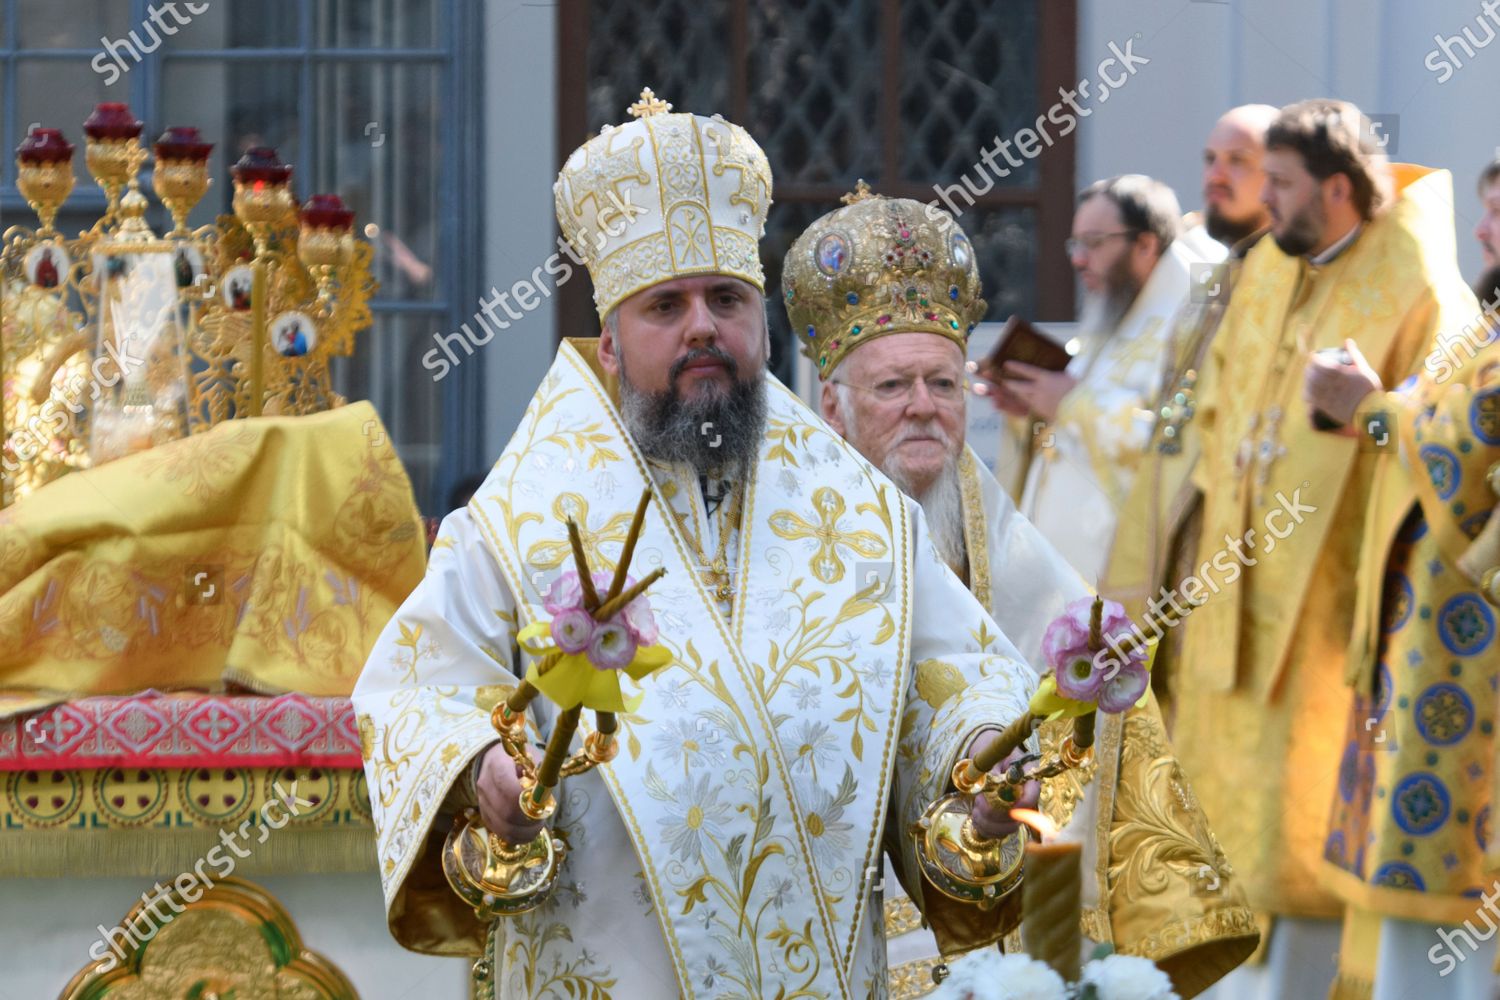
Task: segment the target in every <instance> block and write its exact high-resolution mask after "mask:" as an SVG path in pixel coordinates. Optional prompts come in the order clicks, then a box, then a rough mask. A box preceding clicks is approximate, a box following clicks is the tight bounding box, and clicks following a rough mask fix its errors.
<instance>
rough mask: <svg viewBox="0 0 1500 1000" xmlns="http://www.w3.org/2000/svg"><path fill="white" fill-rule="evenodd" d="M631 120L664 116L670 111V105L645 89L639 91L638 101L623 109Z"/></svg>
mask: <svg viewBox="0 0 1500 1000" xmlns="http://www.w3.org/2000/svg"><path fill="white" fill-rule="evenodd" d="M625 110H626V111H628V112H629V113H630V115H631V117H633V118H650V117H651V116H652V115H664V114H666V113H667V112H668V111H671V110H672V105H671V104H669V103H667V102H666V101H664V100H662V99H661V98H659V97H657V96H656V95H655V94H653V93H651V88H650V87H647V88H646V89H645V90H643V91H641V97H640V100H638V101H636V102H635V103H634V104H632V105H631V106H630V107H628V108H626V109H625Z"/></svg>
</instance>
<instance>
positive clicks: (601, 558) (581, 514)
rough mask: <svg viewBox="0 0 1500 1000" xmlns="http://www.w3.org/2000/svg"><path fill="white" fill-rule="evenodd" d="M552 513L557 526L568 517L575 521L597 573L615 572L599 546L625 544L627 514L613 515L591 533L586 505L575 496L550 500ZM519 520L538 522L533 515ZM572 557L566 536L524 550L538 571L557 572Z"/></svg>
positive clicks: (591, 564) (627, 529) (564, 522)
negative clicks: (555, 570)
mask: <svg viewBox="0 0 1500 1000" xmlns="http://www.w3.org/2000/svg"><path fill="white" fill-rule="evenodd" d="M552 513H553V515H554V516H555V517H556V521H555V522H554V523H556V524H566V523H567V522H568V519H569V518H572V519H573V520H574V521H577V522H578V535H579V537H580V538H581V539H582V540H583V551H584V554H586V555H587V556H588V559H589V565H590V566H592V567H594V568H595V569H596V570H600V571H605V570H610V571H612V570H613V569H614V565H615V564H614V560H612V559H609V558H606V557H605V555H604V553H603V552H601V551H600V547H601V546H603V545H604V544H605V543H606V542H618V543H620V544H621V545H624V544H625V535H626V533H627V532H628V531H629V530H630V515H629V514H616V515H615V516H614V517H611V518H610V519H609V520H608V521H606V522H605V523H604V527H602V528H599V529H598V530H590V528H589V502H588V501H587V500H585V499H584V498H583V497H582V496H581V495H579V494H577V493H561V494H559V495H558V497H557V499H556V500H554V501H552ZM522 517H526V518H533V517H535V518H536V519H537V520H541V518H540V517H539V516H537V515H535V514H523V515H522ZM572 558H573V548H572V546H571V545H570V544H569V543H568V539H567V536H564V537H563V538H562V539H560V540H559V541H555V542H537V543H536V544H535V545H533V546H531V548H529V549H527V551H526V562H527V563H528V564H529V565H530V566H531V568H532V569H537V570H544V569H556V568H557V567H558V566H561V565H562V564H563V562H564V561H565V560H567V561H571V560H572Z"/></svg>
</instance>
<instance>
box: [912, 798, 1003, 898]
mask: <svg viewBox="0 0 1500 1000" xmlns="http://www.w3.org/2000/svg"><path fill="white" fill-rule="evenodd" d="M971 804H972V800H971V799H970V798H969V797H968V796H966V795H963V794H959V793H955V794H952V795H945V796H943V797H942V798H940V799H938V800H937V801H936V802H934V803H933V804H932V805H930V806H928V807H927V810H926V811H925V812H923V813H922V818H921V819H919V820H918V821H917V822H916V824H915V825H914V826H913V827H912V835H913V836H914V837H915V838H916V841H917V845H916V846H917V863H918V864H919V865H920V866H921V869H922V874H923V875H924V876H925V877H926V879H927V881H928V882H929V883H931V885H932V887H933V888H934V889H936V890H937V891H938V892H941V893H942V894H943V895H945V896H947V897H948V898H949V899H956V900H958V901H959V902H963V903H977V904H978V905H979V907H980V909H984V910H988V909H991V908H993V907H995V906H997V905H999V903H1000V901H1001V900H1002V899H1004V898H1005V897H1006V896H1007V895H1009V894H1010V893H1011V892H1013V891H1014V890H1015V888H1016V887H1017V886H1018V885H1020V884H1021V871H1022V863H1023V862H1024V860H1025V856H1026V828H1025V827H1022V828H1021V829H1019V830H1017V831H1016V832H1015V833H1012V834H1010V835H1008V836H1005V837H1001V838H1000V839H998V840H992V839H990V838H988V837H983V836H980V834H979V832H978V831H977V830H975V829H974V824H973V821H972V820H970V818H969V809H970V806H971Z"/></svg>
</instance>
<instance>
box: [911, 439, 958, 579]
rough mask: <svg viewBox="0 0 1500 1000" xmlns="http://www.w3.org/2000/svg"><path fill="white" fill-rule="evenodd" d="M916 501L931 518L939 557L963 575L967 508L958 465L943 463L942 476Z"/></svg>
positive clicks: (930, 526)
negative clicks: (960, 484)
mask: <svg viewBox="0 0 1500 1000" xmlns="http://www.w3.org/2000/svg"><path fill="white" fill-rule="evenodd" d="M916 501H917V503H918V504H919V505H921V507H922V513H923V514H925V515H927V531H928V533H929V534H930V535H931V536H932V544H933V547H934V548H936V549H937V552H938V555H939V556H942V558H943V562H945V563H947V564H948V565H949V566H952V567H954V568H955V570H959V571H962V570H963V569H964V568H965V567H966V566H967V565H968V551H967V549H966V548H965V546H964V504H963V493H962V491H960V489H959V485H958V463H957V462H955V461H953V460H951V459H950V460H949V461H947V462H945V463H943V471H942V474H941V475H939V476H938V477H937V479H935V480H934V481H933V483H932V486H931V487H929V488H928V490H927V492H926V493H925V494H923V495H922V496H920V497H917V498H916Z"/></svg>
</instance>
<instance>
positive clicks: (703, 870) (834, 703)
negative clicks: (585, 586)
mask: <svg viewBox="0 0 1500 1000" xmlns="http://www.w3.org/2000/svg"><path fill="white" fill-rule="evenodd" d="M592 348H593V345H592V343H590V342H578V343H577V344H576V345H575V343H574V342H568V343H565V344H564V345H563V346H562V347H561V349H560V350H559V352H558V355H557V358H556V360H555V361H554V363H553V366H552V369H551V370H550V371H549V372H548V374H547V376H546V377H545V378H544V379H543V381H542V385H541V388H540V389H539V390H538V392H537V394H536V397H535V398H534V399H533V400H532V402H531V405H530V406H529V407H528V409H527V412H526V414H525V416H524V417H523V418H522V421H521V424H520V426H519V427H518V428H517V431H516V433H515V435H514V436H513V437H512V439H511V441H510V443H509V444H508V445H507V447H506V449H505V451H504V452H503V453H502V455H501V456H500V458H499V460H498V461H497V463H496V465H495V467H494V469H493V470H492V472H491V474H490V476H489V478H488V479H486V481H485V483H484V485H483V486H481V487H480V489H479V490H478V491H477V492H476V494H475V497H474V499H473V500H472V501H471V502H470V504H469V506H468V507H467V508H466V509H464V510H461V511H456V512H454V513H453V514H452V515H450V516H449V517H448V519H447V520H446V521H445V522H444V527H443V530H442V535H441V537H440V538H439V540H438V543H437V545H435V546H434V552H433V557H432V560H431V566H430V569H429V572H428V576H427V578H426V579H424V580H423V582H422V583H421V584H420V585H419V586H418V587H417V589H416V590H415V591H414V592H413V593H412V595H411V597H410V598H409V599H408V600H407V602H406V603H405V604H403V605H402V607H401V608H400V609H399V610H398V611H397V613H396V615H395V617H394V618H393V619H392V621H391V622H390V623H389V625H388V626H387V628H386V631H385V632H384V633H383V634H382V636H381V638H380V641H379V642H378V643H377V644H376V648H375V650H374V652H373V653H372V654H371V657H370V661H369V663H368V664H367V665H366V668H365V672H364V673H363V674H362V675H361V676H360V681H359V685H358V687H357V688H356V690H355V692H354V703H355V708H356V711H357V712H358V714H359V720H360V732H361V739H362V749H363V751H364V753H365V758H366V764H365V767H366V773H367V775H368V777H369V781H370V798H371V805H372V809H373V814H374V818H375V823H376V827H377V831H378V835H379V840H378V845H377V857H378V861H379V864H380V868H381V874H382V881H383V884H384V888H385V894H386V903H387V909H388V920H389V924H390V927H391V930H392V933H393V934H394V935H395V937H396V938H397V940H398V941H399V942H400V943H401V944H403V945H405V946H406V947H409V948H412V949H414V950H418V951H427V952H433V953H438V954H477V953H479V952H480V951H481V950H482V949H483V948H484V947H485V942H486V938H485V934H486V928H484V927H482V926H481V925H480V924H479V923H478V922H477V920H476V919H475V917H474V915H473V912H472V910H470V909H469V908H468V907H467V906H466V905H465V904H464V903H463V902H462V901H461V900H460V899H459V898H458V897H457V896H456V895H455V894H454V893H452V892H451V891H450V890H449V889H448V887H447V886H446V884H445V883H444V880H443V876H442V873H441V867H440V864H439V859H438V849H439V847H440V846H441V844H442V841H443V838H444V836H445V835H446V834H447V832H448V829H449V827H450V817H449V816H448V815H447V811H448V808H449V807H450V806H451V805H452V804H453V794H452V793H453V790H454V789H455V787H461V786H462V785H463V783H464V778H465V775H467V774H468V773H469V769H470V767H471V762H472V761H473V760H474V759H475V758H476V757H477V755H478V754H479V752H480V751H482V750H483V749H484V748H485V747H486V746H488V745H489V744H490V743H492V742H493V741H494V740H495V731H494V728H493V727H492V725H491V724H490V721H489V707H490V706H491V705H493V704H494V702H495V700H496V699H497V698H498V697H500V695H501V694H502V693H503V692H505V691H507V690H509V689H510V688H511V686H513V685H514V684H515V683H516V677H517V674H518V673H519V672H520V670H521V666H522V660H521V657H520V654H519V652H518V650H517V648H516V634H517V632H518V631H519V630H520V629H523V628H525V627H526V626H528V625H530V624H532V623H533V622H536V621H538V620H542V621H545V620H546V618H545V615H546V612H545V609H544V607H543V603H542V600H541V595H542V594H543V593H545V591H546V589H547V586H548V581H549V580H550V579H551V578H552V576H553V575H554V574H555V571H557V570H558V569H559V567H562V566H564V565H565V563H566V561H567V560H568V559H569V558H571V557H570V555H569V545H568V542H567V529H566V525H565V522H564V518H565V516H571V517H573V518H574V519H576V521H577V523H578V525H579V529H580V538H581V540H582V543H583V545H584V547H585V549H586V551H587V552H588V553H589V556H590V561H591V564H592V565H593V567H594V568H595V569H597V570H607V569H611V568H612V566H613V563H612V560H613V559H615V558H618V554H619V551H620V548H621V546H622V544H623V542H624V536H625V530H626V526H627V525H628V523H629V513H628V511H629V510H630V508H631V507H632V506H634V503H635V501H636V499H637V498H638V497H639V496H640V494H641V491H642V489H643V487H646V486H650V488H651V491H652V502H651V505H650V508H649V513H648V516H647V518H646V521H645V525H644V528H643V529H642V532H641V535H640V538H639V543H638V545H637V547H636V549H635V556H634V561H633V562H632V566H633V568H634V569H635V571H636V572H637V573H640V574H642V575H644V573H646V572H648V571H649V570H650V569H651V568H653V567H657V566H660V567H663V568H665V569H666V570H667V576H665V577H664V578H662V579H661V580H659V581H658V582H657V584H656V585H654V586H653V588H652V590H651V592H650V598H649V599H650V601H651V606H652V608H653V609H654V611H655V613H656V616H657V620H658V622H659V624H660V627H661V642H662V643H663V644H664V645H666V646H667V647H668V649H669V650H670V651H671V652H672V654H673V657H674V659H673V662H672V663H670V664H669V665H667V666H666V667H664V668H662V669H661V670H660V671H658V672H656V673H654V674H652V675H651V676H649V677H647V678H645V679H644V680H643V681H642V682H641V683H640V684H639V685H635V684H633V683H630V684H627V688H626V691H627V694H635V693H638V694H639V695H640V696H641V698H642V700H641V702H640V704H639V706H638V708H637V709H636V710H635V711H633V712H629V713H622V714H621V715H620V717H619V722H620V736H621V748H620V753H619V756H618V757H616V758H615V759H614V761H613V762H611V763H609V764H607V765H604V766H601V767H600V768H598V769H596V770H593V771H589V772H587V773H585V774H579V775H574V776H571V777H568V778H565V779H564V780H563V781H562V783H561V785H560V786H559V789H558V792H557V798H558V809H557V813H556V814H555V817H554V829H555V831H556V832H557V835H558V836H559V837H561V838H563V839H565V840H566V841H567V843H568V845H569V848H570V849H569V851H568V854H567V857H566V860H565V862H564V863H563V865H562V868H561V872H560V875H559V883H558V887H557V889H556V891H555V892H554V893H553V894H552V895H551V896H550V897H549V898H548V899H547V900H546V901H545V902H543V903H542V904H541V905H540V906H539V907H537V908H536V909H535V910H532V911H530V912H528V913H525V914H520V915H517V916H513V917H506V918H501V919H500V920H498V921H497V922H496V923H495V924H494V925H493V927H492V928H491V929H490V937H489V944H490V949H491V950H490V952H489V957H490V959H491V961H492V967H493V970H494V978H495V986H496V988H497V990H498V993H499V995H500V996H504V997H510V996H516V997H522V996H525V997H574V998H576V997H578V996H591V997H608V996H619V997H622V998H623V997H630V998H634V997H667V996H673V995H681V996H683V997H687V998H691V997H704V998H714V997H719V996H726V995H727V996H754V997H761V996H767V997H774V996H778V995H784V996H801V997H808V998H812V997H861V998H863V997H866V996H869V995H875V996H880V995H882V994H883V993H884V992H885V988H886V987H885V981H886V977H885V969H886V961H885V948H884V935H883V933H882V924H881V922H880V920H879V914H880V912H881V910H880V901H881V889H880V885H879V883H880V879H879V874H880V871H881V867H880V866H881V854H882V850H883V849H884V850H885V851H886V852H888V853H889V854H890V855H891V856H892V858H893V861H894V863H895V865H896V868H897V871H898V872H899V873H900V874H901V877H902V879H903V882H904V884H905V885H906V886H907V887H908V889H910V890H914V891H916V892H918V893H923V895H922V897H921V898H922V899H923V906H924V913H925V916H926V917H927V919H928V920H929V921H930V922H931V923H932V924H933V926H934V927H935V928H936V929H937V930H938V931H939V940H940V942H941V943H942V944H943V947H944V948H945V949H947V950H962V949H964V948H972V947H978V946H981V945H983V944H986V943H993V942H995V941H997V940H999V938H1000V937H1001V936H1002V935H1003V934H1004V933H1005V931H1006V930H1008V929H1009V928H1010V927H1011V926H1014V923H1015V921H1016V919H1017V917H1018V913H1017V910H1018V908H1019V899H1017V900H1015V901H1014V902H1011V901H1009V900H1008V901H1007V904H1006V905H1005V906H1003V907H1002V908H1001V909H999V910H997V911H992V912H989V913H984V912H982V911H980V910H979V909H978V908H977V907H973V906H969V905H967V904H961V903H954V902H951V901H945V900H943V899H941V898H938V897H937V895H936V894H935V893H924V892H923V887H922V883H921V878H920V875H918V874H917V867H916V862H915V856H914V838H913V837H912V836H911V835H910V833H909V830H910V827H911V824H912V823H913V822H914V821H915V820H916V819H917V817H918V816H919V815H920V813H921V811H922V809H923V808H924V807H925V806H926V805H927V804H928V803H929V802H931V801H932V800H933V799H935V798H936V797H937V796H938V795H939V794H940V793H942V792H943V791H945V790H946V788H947V785H948V776H949V775H950V774H951V773H952V766H953V764H954V763H955V762H956V760H957V756H958V754H960V753H962V752H963V750H964V749H966V748H967V747H968V746H969V744H970V742H972V740H973V738H974V737H975V736H976V735H977V734H978V733H979V731H981V730H982V729H986V728H992V727H996V726H1000V727H1003V726H1005V725H1007V724H1009V722H1010V721H1013V720H1014V719H1015V718H1016V717H1018V716H1019V715H1020V714H1021V713H1022V712H1023V711H1024V709H1025V707H1026V705H1027V703H1028V702H1029V700H1030V696H1031V692H1032V691H1033V689H1034V688H1035V685H1036V678H1035V676H1034V675H1033V674H1032V673H1031V671H1029V670H1028V669H1026V667H1025V665H1024V663H1023V662H1022V660H1021V657H1020V654H1019V653H1017V652H1016V651H1015V648H1014V646H1012V645H1011V644H1010V643H1009V642H1008V641H1007V640H1005V639H1004V637H1003V636H1001V635H1000V633H999V631H998V630H997V629H996V628H995V626H994V623H993V622H992V621H991V620H990V618H989V616H988V615H987V614H986V613H985V612H984V610H983V609H982V608H981V607H980V605H979V604H978V603H977V602H976V601H974V599H973V597H972V596H970V595H969V593H968V592H967V591H966V590H965V589H964V587H963V585H962V583H961V582H960V581H959V580H958V579H957V578H956V577H954V576H953V574H952V573H951V572H949V570H948V569H947V568H946V567H944V566H943V565H942V563H941V561H940V560H939V559H938V557H937V554H936V552H935V551H934V550H933V548H932V546H931V544H930V542H929V541H928V540H927V538H926V534H925V532H926V524H925V520H924V519H923V517H922V515H921V512H920V510H919V509H918V508H916V507H915V505H914V504H913V503H912V502H911V501H908V500H906V499H905V498H903V497H902V496H901V495H900V493H899V492H898V491H897V490H896V489H895V487H894V486H892V485H891V484H890V483H889V482H888V481H887V480H885V479H884V477H882V476H881V475H880V474H879V473H878V472H876V471H875V470H874V469H873V468H872V467H871V466H870V465H869V464H868V463H867V462H865V461H864V460H863V459H861V458H860V457H859V456H858V455H857V454H856V453H854V452H853V451H852V449H850V448H849V446H848V445H847V444H845V443H844V442H843V441H842V440H841V439H840V438H839V437H838V436H837V435H836V434H835V433H834V432H833V431H832V430H831V429H830V428H829V427H828V426H827V425H826V424H824V423H823V422H822V421H821V420H820V419H819V418H818V417H817V416H816V415H815V414H814V413H812V411H810V410H808V409H807V408H806V407H805V406H803V405H802V404H801V402H800V401H798V400H797V399H796V398H795V397H794V396H792V394H791V393H789V392H787V391H786V390H785V389H784V388H783V387H782V386H781V385H780V384H779V383H777V382H776V381H775V380H774V379H771V378H767V384H766V394H767V428H766V434H765V436H764V439H763V441H762V442H761V445H760V449H761V450H760V455H759V460H758V461H757V463H756V464H755V466H754V468H753V470H752V472H751V474H750V477H749V479H748V480H747V481H745V482H743V483H741V484H738V485H739V486H740V489H741V490H742V493H740V494H739V496H740V497H741V499H740V500H737V501H735V502H734V503H732V504H731V503H730V502H728V501H726V502H725V503H723V504H720V505H719V507H718V509H717V510H716V512H715V514H714V516H713V517H710V516H709V514H708V513H707V511H706V510H705V504H704V497H703V495H702V494H701V493H700V491H699V490H698V488H697V484H696V477H695V476H691V475H686V476H685V475H680V474H676V473H672V474H666V473H662V472H661V471H660V470H657V469H656V468H654V466H653V465H652V464H651V463H648V462H646V460H645V459H644V458H643V456H642V455H641V454H640V452H639V450H638V449H637V447H636V445H635V443H634V441H633V440H632V439H631V438H630V436H629V435H628V434H627V433H626V431H625V429H624V425H623V422H622V420H621V418H620V415H619V413H618V410H617V409H616V407H615V405H614V402H613V400H612V398H611V394H610V391H609V386H608V382H607V380H606V379H604V378H603V377H602V376H601V374H600V373H599V372H598V371H597V370H596V368H595V367H594V359H593V354H592ZM679 471H680V470H679ZM669 484H675V488H674V489H670V490H669V489H668V485H669ZM669 493H670V495H668V494H669ZM736 509H737V510H739V511H741V513H740V514H739V516H738V517H737V518H732V517H731V515H730V514H729V513H728V511H730V510H736ZM718 539H724V540H726V544H725V546H724V547H723V549H722V550H721V549H720V548H719V547H718V546H717V545H716V541H717V540H718ZM716 551H724V552H725V553H726V555H727V557H728V560H729V562H730V575H731V579H732V582H733V587H732V593H731V594H730V596H729V598H728V602H727V603H725V602H720V601H718V600H717V599H716V597H715V595H714V591H713V589H712V588H710V587H709V586H708V583H707V581H705V580H704V578H703V576H702V570H703V566H704V562H705V561H706V559H705V557H706V556H707V555H709V554H711V553H714V552H716ZM955 674H956V675H957V676H959V677H960V678H961V679H962V683H961V684H960V685H959V687H958V688H956V689H947V694H948V696H947V697H945V698H942V699H932V698H927V697H922V696H920V695H919V692H922V691H931V690H932V684H931V683H930V678H931V677H932V676H940V677H944V678H947V677H949V676H951V675H955ZM555 715H556V713H555V709H554V707H553V706H551V705H550V704H547V703H545V699H538V701H537V702H535V703H533V705H532V707H531V709H530V710H529V712H528V718H529V719H530V720H531V722H532V723H533V724H534V725H535V727H536V730H537V732H538V734H539V735H543V736H545V735H547V734H548V733H549V731H550V728H551V725H552V723H553V720H554V719H555ZM591 725H592V718H591V716H590V715H589V714H587V713H586V714H585V717H584V719H583V727H582V728H583V731H585V732H586V731H588V729H589V728H590V726H591ZM872 914H873V915H874V917H873V919H872Z"/></svg>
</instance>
